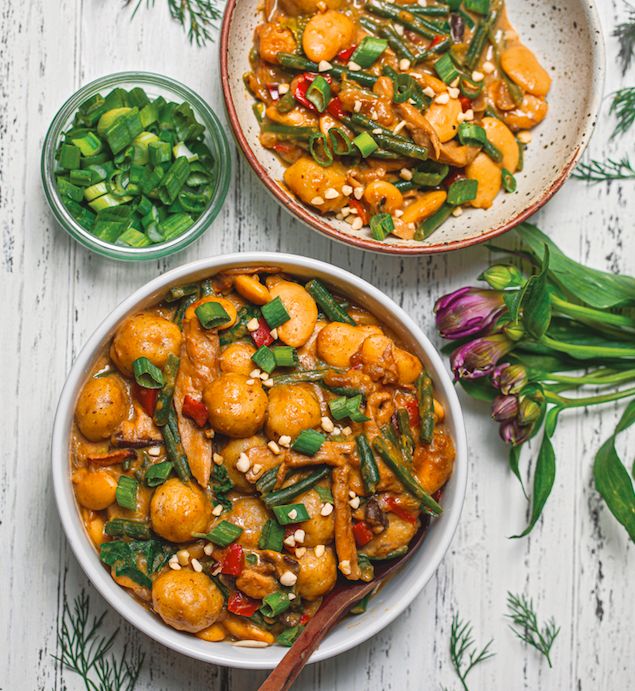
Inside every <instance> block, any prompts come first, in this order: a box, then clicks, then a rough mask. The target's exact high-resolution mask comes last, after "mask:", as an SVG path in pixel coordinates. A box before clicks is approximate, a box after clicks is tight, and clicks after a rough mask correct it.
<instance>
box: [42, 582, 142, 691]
mask: <svg viewBox="0 0 635 691" xmlns="http://www.w3.org/2000/svg"><path fill="white" fill-rule="evenodd" d="M105 616H106V612H103V613H102V614H101V615H100V616H99V617H93V618H92V621H91V618H90V598H89V597H88V595H86V593H85V592H84V591H82V592H81V593H80V594H79V595H78V596H77V597H76V598H75V600H74V602H73V606H72V607H71V606H70V605H69V603H68V601H67V600H66V599H64V606H63V609H62V619H61V623H60V628H59V630H58V632H57V640H58V643H59V647H60V650H61V653H60V655H59V656H54V657H55V659H56V660H57V661H58V662H61V663H62V664H63V665H65V666H66V667H68V669H70V670H72V671H73V672H75V673H77V674H79V676H80V677H81V678H82V680H83V682H84V687H85V688H86V691H132V690H133V689H134V687H135V686H136V684H137V679H138V678H139V673H140V672H141V668H142V666H143V661H144V655H142V654H141V653H138V652H137V653H132V652H130V650H129V648H128V646H126V645H124V647H123V650H122V651H121V655H120V656H117V655H115V653H114V652H112V649H113V646H114V643H115V640H116V638H117V634H118V633H119V629H116V630H115V631H114V632H113V633H112V634H111V635H102V634H101V632H100V629H101V626H102V624H103V621H104V617H105Z"/></svg>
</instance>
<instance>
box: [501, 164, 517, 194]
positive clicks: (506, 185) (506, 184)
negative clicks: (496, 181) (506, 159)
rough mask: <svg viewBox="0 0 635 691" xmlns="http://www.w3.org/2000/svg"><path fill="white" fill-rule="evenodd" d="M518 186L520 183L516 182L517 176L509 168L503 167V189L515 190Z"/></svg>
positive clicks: (510, 191)
mask: <svg viewBox="0 0 635 691" xmlns="http://www.w3.org/2000/svg"><path fill="white" fill-rule="evenodd" d="M517 186H518V184H517V182H516V178H515V177H514V176H513V175H512V173H510V172H509V171H508V170H507V168H503V189H504V190H505V192H508V193H512V192H515V191H516V188H517Z"/></svg>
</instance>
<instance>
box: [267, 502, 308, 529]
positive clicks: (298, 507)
mask: <svg viewBox="0 0 635 691" xmlns="http://www.w3.org/2000/svg"><path fill="white" fill-rule="evenodd" d="M273 513H274V515H275V517H276V520H277V521H278V523H280V525H290V524H291V523H301V522H302V521H308V520H309V513H308V511H307V510H306V506H305V505H304V504H286V505H284V506H274V507H273Z"/></svg>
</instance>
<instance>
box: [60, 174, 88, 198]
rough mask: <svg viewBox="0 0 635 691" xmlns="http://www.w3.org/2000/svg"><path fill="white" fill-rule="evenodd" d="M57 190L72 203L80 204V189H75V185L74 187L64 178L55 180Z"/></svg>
mask: <svg viewBox="0 0 635 691" xmlns="http://www.w3.org/2000/svg"><path fill="white" fill-rule="evenodd" d="M57 189H58V191H59V193H60V194H61V195H63V196H66V197H69V198H70V199H72V200H73V201H76V202H81V201H82V199H83V198H84V193H83V191H82V188H81V187H77V185H74V184H73V183H72V182H69V181H68V180H66V179H65V178H57Z"/></svg>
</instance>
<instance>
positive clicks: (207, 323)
mask: <svg viewBox="0 0 635 691" xmlns="http://www.w3.org/2000/svg"><path fill="white" fill-rule="evenodd" d="M194 313H195V314H196V316H197V317H198V321H199V323H200V325H201V326H202V327H203V328H204V329H215V328H216V327H217V326H221V325H222V324H227V322H228V321H231V317H230V316H229V314H227V312H226V311H225V308H224V307H223V306H222V305H221V304H220V302H204V303H203V304H202V305H199V306H198V307H197V308H196V309H195V310H194Z"/></svg>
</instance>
